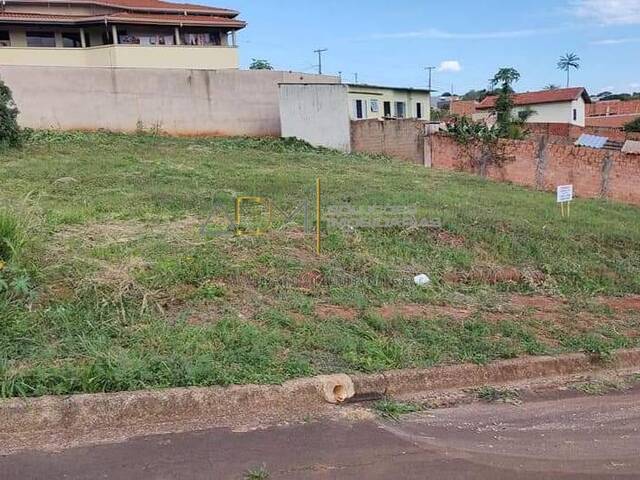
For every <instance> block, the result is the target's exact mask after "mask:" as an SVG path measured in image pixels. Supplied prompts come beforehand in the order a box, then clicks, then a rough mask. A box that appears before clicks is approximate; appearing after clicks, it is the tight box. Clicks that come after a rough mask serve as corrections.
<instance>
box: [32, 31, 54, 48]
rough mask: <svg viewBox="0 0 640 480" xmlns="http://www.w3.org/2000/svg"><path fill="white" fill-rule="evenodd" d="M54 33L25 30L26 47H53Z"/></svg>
mask: <svg viewBox="0 0 640 480" xmlns="http://www.w3.org/2000/svg"><path fill="white" fill-rule="evenodd" d="M55 46H56V34H55V33H53V32H27V47H55Z"/></svg>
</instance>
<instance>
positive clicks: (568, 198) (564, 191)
mask: <svg viewBox="0 0 640 480" xmlns="http://www.w3.org/2000/svg"><path fill="white" fill-rule="evenodd" d="M572 201H573V185H560V186H559V187H558V203H559V204H560V212H561V213H562V217H563V218H564V217H567V218H569V217H570V216H571V202H572ZM565 205H566V206H567V208H566V209H565V207H564V206H565ZM565 210H566V211H565Z"/></svg>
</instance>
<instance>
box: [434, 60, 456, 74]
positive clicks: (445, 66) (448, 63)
mask: <svg viewBox="0 0 640 480" xmlns="http://www.w3.org/2000/svg"><path fill="white" fill-rule="evenodd" d="M460 70H462V65H460V62H459V61H457V60H445V61H444V62H441V63H440V66H439V67H438V71H439V72H459V71H460Z"/></svg>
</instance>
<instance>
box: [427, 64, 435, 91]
mask: <svg viewBox="0 0 640 480" xmlns="http://www.w3.org/2000/svg"><path fill="white" fill-rule="evenodd" d="M435 69H436V67H426V68H425V70H428V71H429V90H431V72H433V71H434V70H435Z"/></svg>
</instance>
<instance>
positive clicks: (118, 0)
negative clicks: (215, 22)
mask: <svg viewBox="0 0 640 480" xmlns="http://www.w3.org/2000/svg"><path fill="white" fill-rule="evenodd" d="M5 2H6V6H9V7H10V6H11V5H12V4H16V5H24V4H29V3H42V2H41V1H38V0H5ZM47 4H49V5H55V4H64V5H69V4H76V5H98V6H108V7H115V8H122V9H125V10H144V11H158V12H167V13H182V12H185V11H186V12H190V13H209V14H211V15H217V16H221V17H228V18H235V17H237V16H238V15H239V13H238V12H237V11H235V10H230V9H228V8H219V7H211V6H206V5H196V4H191V3H173V2H165V1H162V0H48V1H47Z"/></svg>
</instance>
